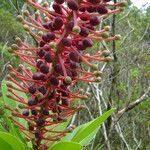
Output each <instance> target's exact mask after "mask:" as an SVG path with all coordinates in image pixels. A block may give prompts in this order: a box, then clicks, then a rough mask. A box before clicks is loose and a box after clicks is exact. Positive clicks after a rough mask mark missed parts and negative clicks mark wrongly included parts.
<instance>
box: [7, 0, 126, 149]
mask: <svg viewBox="0 0 150 150" xmlns="http://www.w3.org/2000/svg"><path fill="white" fill-rule="evenodd" d="M26 1H27V4H28V5H30V6H32V7H34V8H35V9H36V12H35V14H31V13H29V11H24V13H23V16H24V17H22V16H20V15H19V16H18V19H19V20H20V21H21V22H22V23H23V24H24V25H23V27H24V29H25V30H26V31H27V32H28V33H29V34H30V35H31V36H32V37H33V39H34V40H35V41H36V44H35V45H36V46H35V47H34V46H30V45H29V44H27V43H26V42H24V41H23V40H21V39H20V38H18V37H17V38H16V41H17V44H13V45H12V47H11V51H12V53H14V54H15V55H16V56H19V58H20V60H21V61H22V62H23V63H27V64H28V66H30V67H28V66H27V65H26V66H27V67H25V65H19V69H18V70H16V69H15V68H13V67H12V66H11V65H9V66H8V68H9V69H10V74H9V75H8V76H7V78H8V80H9V82H8V83H7V86H8V90H9V95H8V97H10V98H11V99H13V100H15V101H16V102H19V104H18V108H16V109H13V108H10V107H8V106H6V108H7V109H9V110H10V111H12V117H11V119H12V120H13V122H14V124H15V125H17V126H18V127H19V128H20V129H21V130H22V132H23V133H24V134H25V136H26V138H27V139H28V140H31V141H34V147H35V149H42V147H44V148H45V149H47V141H57V140H59V139H60V138H62V137H63V136H64V135H66V133H68V132H70V131H71V130H72V129H73V128H74V127H73V126H70V127H69V128H67V129H65V130H64V131H57V130H56V127H57V126H58V125H59V124H60V123H62V122H64V121H66V119H67V118H68V117H70V116H72V115H73V114H74V113H75V112H77V111H79V110H80V109H82V108H83V106H76V107H75V106H74V105H72V101H74V99H87V98H88V95H87V94H86V93H83V91H82V90H79V91H76V92H73V91H71V89H70V87H72V86H73V85H75V84H77V83H78V82H99V81H100V80H101V78H100V76H101V72H100V71H98V68H97V65H96V64H93V62H95V61H103V62H108V61H110V60H112V58H111V57H110V56H109V54H110V52H109V51H107V50H104V51H97V52H95V54H94V55H93V56H91V55H89V54H86V49H89V48H90V49H92V47H93V42H95V41H101V40H106V41H112V40H118V39H119V38H120V36H119V35H114V36H111V37H109V36H108V35H109V34H108V31H109V29H110V27H109V26H105V27H103V29H101V30H98V29H97V26H98V25H99V24H100V22H101V20H102V19H103V18H106V17H108V16H109V15H111V14H115V13H118V12H120V11H122V7H123V6H124V5H125V3H124V2H120V3H112V2H110V0H54V2H53V4H52V9H53V10H52V9H50V6H49V4H48V3H47V2H45V3H44V4H43V5H40V4H39V3H38V2H37V0H26ZM81 63H82V64H84V65H87V66H88V67H90V68H92V69H91V70H95V71H93V72H92V71H91V72H90V71H87V70H86V69H84V68H82V67H81ZM33 68H34V69H33ZM17 91H21V92H24V93H26V94H27V95H28V97H29V99H28V100H25V99H24V98H23V97H21V96H20V95H18V94H17ZM15 117H17V118H23V119H25V120H26V121H27V123H28V128H26V127H25V126H24V125H22V124H20V123H18V122H17V121H16V119H15Z"/></svg>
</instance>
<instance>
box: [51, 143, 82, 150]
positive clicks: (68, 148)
mask: <svg viewBox="0 0 150 150" xmlns="http://www.w3.org/2000/svg"><path fill="white" fill-rule="evenodd" d="M62 149H64V150H82V149H83V147H82V145H81V144H79V143H76V142H59V143H57V144H55V145H53V147H51V148H50V149H49V150H62Z"/></svg>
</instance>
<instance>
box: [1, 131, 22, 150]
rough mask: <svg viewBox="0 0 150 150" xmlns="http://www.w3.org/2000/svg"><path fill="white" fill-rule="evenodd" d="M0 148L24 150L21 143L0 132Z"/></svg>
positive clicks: (4, 149)
mask: <svg viewBox="0 0 150 150" xmlns="http://www.w3.org/2000/svg"><path fill="white" fill-rule="evenodd" d="M0 143H2V144H0V148H1V149H3V150H7V149H6V147H7V148H9V149H8V150H25V147H24V145H23V143H22V142H21V141H20V140H19V139H17V138H16V137H14V136H12V135H11V134H9V133H6V132H0Z"/></svg>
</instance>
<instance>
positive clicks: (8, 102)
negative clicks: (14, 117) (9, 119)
mask: <svg viewBox="0 0 150 150" xmlns="http://www.w3.org/2000/svg"><path fill="white" fill-rule="evenodd" d="M7 94H8V91H7V86H6V81H5V80H3V81H2V95H3V100H4V104H6V105H8V106H10V107H12V108H16V105H17V104H16V102H15V101H13V100H12V99H10V98H8V97H7V96H6V95H7ZM7 113H8V114H10V113H9V112H8V111H7Z"/></svg>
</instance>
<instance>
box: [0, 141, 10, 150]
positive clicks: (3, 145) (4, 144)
mask: <svg viewBox="0 0 150 150" xmlns="http://www.w3.org/2000/svg"><path fill="white" fill-rule="evenodd" d="M0 143H1V144H0V148H2V149H3V150H12V148H11V146H10V145H9V144H8V143H7V142H5V141H4V140H3V139H1V138H0Z"/></svg>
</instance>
